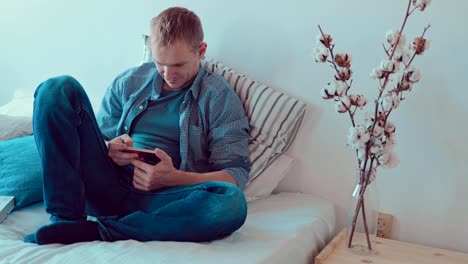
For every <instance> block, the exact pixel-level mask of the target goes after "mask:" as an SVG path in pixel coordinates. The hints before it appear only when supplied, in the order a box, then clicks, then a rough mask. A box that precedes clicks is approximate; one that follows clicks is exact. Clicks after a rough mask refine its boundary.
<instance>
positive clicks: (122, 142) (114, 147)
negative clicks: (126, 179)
mask: <svg viewBox="0 0 468 264" xmlns="http://www.w3.org/2000/svg"><path fill="white" fill-rule="evenodd" d="M128 147H133V140H132V138H131V137H130V136H129V135H127V134H123V135H121V136H118V137H116V138H114V139H112V140H111V141H109V144H108V145H107V148H108V152H107V154H108V155H109V157H110V158H111V159H112V160H113V161H114V162H115V163H117V164H118V165H120V166H125V165H128V164H130V163H131V162H132V160H133V159H137V158H138V154H136V153H128V152H124V150H125V149H127V148H128Z"/></svg>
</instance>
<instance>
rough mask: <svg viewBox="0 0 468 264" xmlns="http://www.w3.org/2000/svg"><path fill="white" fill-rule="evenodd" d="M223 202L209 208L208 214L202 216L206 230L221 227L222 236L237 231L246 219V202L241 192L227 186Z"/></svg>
mask: <svg viewBox="0 0 468 264" xmlns="http://www.w3.org/2000/svg"><path fill="white" fill-rule="evenodd" d="M224 196H225V197H224V199H223V200H224V201H222V202H220V203H219V204H217V205H213V206H210V209H209V212H207V213H206V214H204V217H205V219H203V221H202V222H204V223H208V225H207V228H208V229H211V228H212V227H213V226H218V227H222V228H220V230H219V231H221V230H223V231H221V233H223V234H224V235H227V234H230V233H232V232H234V231H236V230H237V229H239V228H240V227H241V226H242V225H243V224H244V223H245V220H246V218H247V202H246V200H245V196H244V193H243V191H242V190H241V189H240V188H238V187H237V186H235V185H231V186H228V190H226V193H225V194H224Z"/></svg>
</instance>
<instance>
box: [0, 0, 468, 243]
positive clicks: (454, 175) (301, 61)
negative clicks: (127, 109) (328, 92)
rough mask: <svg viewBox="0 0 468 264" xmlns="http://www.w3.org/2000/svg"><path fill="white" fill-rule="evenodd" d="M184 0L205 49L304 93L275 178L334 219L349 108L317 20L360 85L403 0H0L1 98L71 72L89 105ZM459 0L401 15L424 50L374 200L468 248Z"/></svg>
mask: <svg viewBox="0 0 468 264" xmlns="http://www.w3.org/2000/svg"><path fill="white" fill-rule="evenodd" d="M172 5H182V6H186V7H188V8H190V9H192V10H194V11H196V12H197V13H198V14H199V15H200V17H201V18H202V22H203V24H204V28H205V35H206V41H207V42H208V44H209V49H208V55H209V56H211V57H214V58H216V59H219V60H221V61H223V62H224V63H226V64H228V65H231V66H232V67H234V68H235V69H237V70H238V71H240V72H244V73H247V74H248V75H250V76H252V77H254V78H256V79H257V80H260V81H264V82H266V83H269V84H270V85H271V86H273V87H276V88H278V89H282V90H284V91H287V92H288V93H289V94H291V95H294V96H296V97H299V98H301V99H303V100H304V101H306V102H307V103H309V105H310V107H309V108H310V111H309V113H308V117H307V119H306V120H305V122H304V125H303V129H302V130H301V132H300V134H299V136H298V142H300V144H296V145H295V146H294V148H293V149H291V153H290V154H291V155H292V156H294V157H295V158H296V159H297V160H298V163H297V164H298V166H297V167H296V168H295V169H294V170H293V171H292V173H291V175H290V179H289V180H288V181H287V182H284V183H282V184H281V186H280V189H281V190H300V191H303V192H308V193H314V194H317V195H320V196H322V197H325V198H327V199H329V200H331V201H333V202H335V203H336V205H337V213H338V216H339V220H338V225H339V226H340V227H342V226H344V222H345V208H346V206H347V201H348V194H349V192H350V190H351V188H352V186H353V184H354V177H355V175H354V174H355V169H354V164H355V157H354V156H353V153H352V151H351V150H349V149H346V147H345V144H346V134H347V129H348V126H349V125H350V124H349V120H348V118H347V117H346V116H344V115H338V114H337V113H335V112H334V110H333V105H331V104H330V103H328V102H323V101H322V100H321V99H320V95H319V90H320V88H322V87H323V86H324V85H326V83H327V82H329V81H331V79H332V72H331V70H330V69H329V67H328V66H326V65H323V64H317V63H315V62H314V60H313V59H312V58H311V57H310V56H309V55H310V53H311V51H312V48H313V46H314V45H315V44H314V41H315V36H316V35H317V33H318V29H317V24H320V25H321V26H322V27H323V29H324V30H325V31H327V32H329V33H330V34H332V35H333V36H334V39H335V42H336V44H337V47H336V49H337V50H341V51H349V52H351V53H352V54H353V71H354V73H355V74H354V87H355V88H354V89H359V90H361V91H362V92H363V93H365V94H366V95H368V97H371V96H374V95H375V90H376V89H375V87H377V84H376V83H375V82H374V81H372V80H370V79H369V78H368V76H369V73H370V70H371V69H372V68H373V67H375V66H376V65H377V64H378V63H379V62H380V60H381V59H382V58H383V52H382V48H381V43H382V41H383V37H384V35H385V33H386V31H387V30H388V29H393V28H398V27H399V26H400V24H401V20H402V18H403V12H404V9H405V7H406V1H404V0H398V1H395V0H387V1H374V0H361V1H343V0H342V1H340V0H329V1H318V0H308V1H306V0H303V1H300V0H296V1H271V0H257V1H247V0H238V1H229V2H228V1H215V0H206V1H188V0H185V1H169V0H165V1H130V0H126V1H109V0H106V1H91V0H82V1H73V2H72V1H59V0H49V1H46V0H42V1H40V0H29V1H6V0H0V84H1V86H0V104H3V103H5V102H7V101H8V100H9V99H10V98H11V96H12V95H13V91H14V90H15V89H31V91H32V90H33V89H34V88H35V87H36V86H37V84H38V83H39V82H40V81H42V80H44V79H45V78H47V77H49V76H53V75H59V74H70V75H73V76H75V77H76V78H78V79H79V80H80V81H81V82H82V84H83V85H84V86H85V88H86V89H87V91H88V93H89V94H90V96H91V100H92V103H93V104H94V105H95V106H97V105H98V103H99V101H100V97H101V96H102V94H103V93H104V89H105V88H106V86H107V85H108V84H109V83H110V82H111V80H112V78H113V77H114V76H115V75H116V74H118V73H120V72H121V71H123V70H124V69H126V68H128V67H130V66H132V65H134V64H136V63H138V62H139V60H140V56H141V40H140V34H141V33H147V23H148V21H149V20H150V19H151V18H152V17H153V16H154V15H156V14H157V13H158V12H159V11H161V10H162V9H164V8H166V7H168V6H172ZM466 10H468V2H467V1H463V0H451V1H433V3H432V4H431V6H430V7H429V9H428V10H427V11H426V12H425V13H422V14H421V13H417V14H416V15H414V16H413V17H411V19H410V21H409V22H408V23H409V24H408V31H407V32H408V38H410V36H414V35H415V34H419V33H420V32H421V31H422V28H423V26H425V25H426V24H427V23H431V25H432V27H431V28H430V30H429V32H428V33H427V37H428V38H429V39H430V40H431V41H432V45H431V48H430V50H428V51H427V54H425V55H424V56H422V57H420V58H418V59H417V60H416V62H415V65H416V66H419V67H420V68H421V71H422V76H423V79H422V81H421V83H420V84H419V85H418V86H417V87H416V88H415V89H414V90H413V92H412V93H411V94H410V96H409V97H408V99H407V100H405V101H404V102H403V103H402V105H401V107H400V108H399V109H398V110H397V111H396V112H395V113H394V114H392V119H393V120H394V121H395V123H396V124H397V137H398V140H399V141H398V143H399V145H398V147H397V149H396V150H397V152H398V154H399V155H400V157H401V164H400V166H399V167H397V168H396V169H393V170H381V171H379V173H378V184H379V187H380V197H381V199H380V202H381V210H382V211H384V212H388V213H391V214H393V215H394V217H395V219H396V221H395V226H394V237H395V238H396V239H400V240H404V241H411V242H417V243H421V244H425V245H431V246H437V247H442V248H447V249H452V250H459V251H464V252H468V228H467V227H466V225H465V223H467V222H468V205H467V204H468V203H467V201H468V194H467V192H465V189H466V188H467V187H468V178H467V177H468V164H467V161H468V151H467V150H466V147H465V146H467V144H468V140H467V136H466V135H468V117H467V116H468V104H466V103H465V102H464V101H465V100H466V98H468V90H467V89H466V80H465V79H464V77H465V76H466V73H465V71H466V70H467V69H468V67H467V66H468V65H467V62H468V55H467V53H466V52H465V50H464V49H463V48H464V47H465V46H466V43H467V42H468V32H467V27H466V25H467V22H468V20H467V19H466V18H464V17H465V16H464V15H465V14H464V13H465V11H466Z"/></svg>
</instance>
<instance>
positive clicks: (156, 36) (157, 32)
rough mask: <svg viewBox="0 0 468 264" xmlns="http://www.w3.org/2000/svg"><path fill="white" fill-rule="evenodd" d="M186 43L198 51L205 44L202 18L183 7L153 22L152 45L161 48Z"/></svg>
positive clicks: (164, 13) (175, 8)
mask: <svg viewBox="0 0 468 264" xmlns="http://www.w3.org/2000/svg"><path fill="white" fill-rule="evenodd" d="M180 40H182V41H185V42H186V43H187V44H189V45H192V47H193V48H194V49H195V50H196V49H198V47H199V45H200V43H202V42H203V28H202V25H201V22H200V18H199V17H198V16H197V15H196V14H195V13H194V12H192V11H190V10H188V9H186V8H183V7H171V8H168V9H166V10H164V11H162V12H161V13H160V14H159V15H158V16H156V17H154V18H153V19H152V20H151V43H156V44H157V45H158V46H160V47H165V46H168V45H172V44H174V43H175V42H177V41H180Z"/></svg>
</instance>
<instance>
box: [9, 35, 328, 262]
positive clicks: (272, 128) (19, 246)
mask: <svg viewBox="0 0 468 264" xmlns="http://www.w3.org/2000/svg"><path fill="white" fill-rule="evenodd" d="M145 43H146V41H145ZM147 55H148V54H147V53H146V56H147ZM202 65H203V66H204V67H205V68H206V69H208V70H209V71H212V72H216V73H218V74H220V75H222V76H223V77H224V78H225V79H226V80H227V81H228V82H230V84H231V85H232V86H233V88H234V89H235V91H236V92H237V94H238V95H239V98H240V99H241V101H242V102H243V104H244V108H245V110H246V113H247V115H248V117H249V121H250V127H251V131H250V136H251V138H250V140H249V141H250V143H249V149H250V155H251V160H252V169H251V174H250V179H249V182H248V183H247V186H246V188H245V190H244V193H245V195H246V198H247V201H248V216H247V220H246V223H245V224H244V226H242V227H241V228H240V229H239V230H237V231H236V232H234V233H233V234H232V235H230V236H228V237H226V238H224V239H221V240H217V241H212V242H208V243H182V242H157V241H154V242H145V243H142V242H138V241H134V240H126V241H117V242H112V243H110V242H99V241H95V242H89V243H77V244H73V245H60V244H52V245H46V246H37V245H35V244H29V243H24V242H23V238H24V236H25V235H26V234H29V233H32V232H34V231H35V230H37V228H39V227H40V226H42V225H45V224H47V223H49V221H48V215H47V214H46V213H45V211H44V207H43V205H42V203H41V199H42V190H41V185H42V170H41V169H40V166H39V165H38V164H39V160H38V155H37V149H35V144H34V138H33V137H32V136H27V135H30V134H31V131H32V128H31V126H32V125H31V113H32V100H33V99H32V92H30V91H29V92H28V91H27V92H22V91H21V90H19V91H17V92H16V94H15V96H14V98H13V100H12V101H11V102H9V103H7V104H6V105H3V106H0V195H14V196H15V199H16V200H17V202H18V203H17V205H22V207H21V208H20V209H18V210H14V211H13V212H12V213H11V214H10V215H9V216H8V217H7V218H6V220H5V221H4V222H3V223H2V224H0V263H15V264H16V263H28V264H29V263H132V264H137V263H313V257H314V256H315V255H316V254H318V252H319V251H320V250H321V249H322V248H324V247H325V245H326V244H327V243H328V242H329V241H330V240H331V239H332V238H333V237H334V234H335V211H334V205H333V204H332V203H331V202H329V201H327V200H324V199H321V198H319V197H315V196H313V195H311V194H302V193H294V192H280V193H275V194H273V193H274V190H275V188H276V187H277V186H278V184H279V182H280V181H282V180H288V179H287V178H286V176H287V175H288V172H289V171H290V169H291V168H292V166H293V165H294V159H292V158H291V157H289V156H288V154H287V151H288V149H289V148H290V146H291V145H292V143H293V142H294V140H295V136H296V134H297V131H298V130H299V128H300V125H301V123H302V120H303V118H304V115H305V111H306V105H305V103H304V102H302V101H301V100H298V99H296V98H293V97H291V96H289V95H287V94H285V93H282V92H280V91H278V90H276V89H273V88H271V87H269V86H268V85H265V84H263V83H260V82H257V81H255V80H252V79H251V78H250V77H248V76H246V75H244V74H241V73H238V72H236V71H234V70H233V69H231V68H229V67H227V66H225V65H223V64H222V63H219V62H217V61H214V60H211V59H204V60H203V63H202ZM27 144H29V145H27ZM26 145H27V147H25V146H26ZM15 151H16V152H15ZM18 156H21V157H22V159H21V160H15V158H16V157H18ZM24 157H27V159H26V160H25V159H24ZM20 162H22V164H20ZM20 187H21V188H20Z"/></svg>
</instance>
